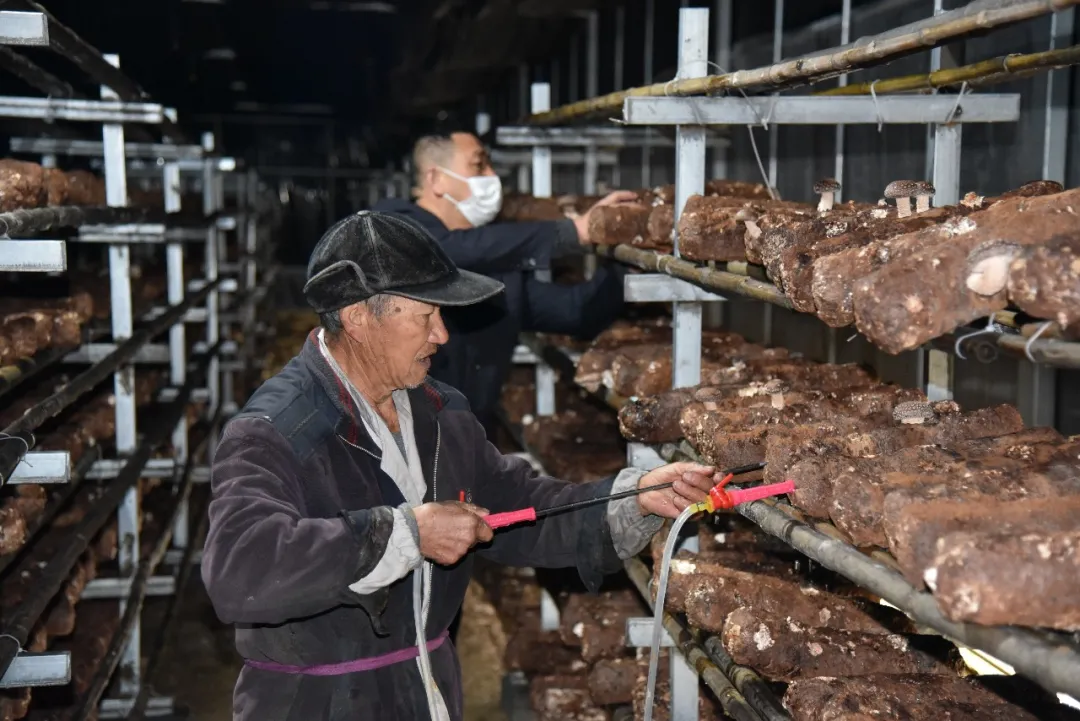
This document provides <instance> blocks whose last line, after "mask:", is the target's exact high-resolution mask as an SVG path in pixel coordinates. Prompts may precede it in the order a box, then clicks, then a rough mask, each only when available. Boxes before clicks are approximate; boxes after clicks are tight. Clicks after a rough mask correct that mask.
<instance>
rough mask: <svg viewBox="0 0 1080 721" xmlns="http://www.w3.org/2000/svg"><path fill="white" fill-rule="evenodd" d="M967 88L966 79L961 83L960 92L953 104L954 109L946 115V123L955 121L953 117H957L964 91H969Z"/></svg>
mask: <svg viewBox="0 0 1080 721" xmlns="http://www.w3.org/2000/svg"><path fill="white" fill-rule="evenodd" d="M967 89H968V84H967V80H965V81H964V82H962V83H960V92H959V93H957V94H956V103H955V104H954V105H953V107H952V110H950V111H949V114H948V115H947V116H946V117H945V123H944V124H945V125H948V124H949V123H951V122H952V121H953V118H955V117H956V113H957V112H958V111H959V110H960V101H961V100H962V99H963V97H964V93H966V92H967Z"/></svg>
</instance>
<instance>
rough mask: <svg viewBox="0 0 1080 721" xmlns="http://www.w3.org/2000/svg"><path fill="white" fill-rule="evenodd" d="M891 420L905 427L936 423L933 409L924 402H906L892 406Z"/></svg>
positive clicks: (935, 414) (936, 418)
mask: <svg viewBox="0 0 1080 721" xmlns="http://www.w3.org/2000/svg"><path fill="white" fill-rule="evenodd" d="M892 415H893V420H894V421H896V422H897V423H900V424H902V425H906V426H929V425H933V424H935V423H937V420H938V417H937V413H935V412H934V407H933V406H932V405H930V404H929V403H927V402H926V401H907V402H905V403H897V404H896V405H895V406H893V412H892Z"/></svg>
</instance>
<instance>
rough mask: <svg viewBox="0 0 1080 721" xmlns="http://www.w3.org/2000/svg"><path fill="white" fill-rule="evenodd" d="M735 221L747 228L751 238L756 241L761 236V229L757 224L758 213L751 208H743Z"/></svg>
mask: <svg viewBox="0 0 1080 721" xmlns="http://www.w3.org/2000/svg"><path fill="white" fill-rule="evenodd" d="M735 220H736V221H738V222H741V223H742V224H743V225H745V226H746V230H747V231H748V232H749V233H750V237H751V238H754V239H755V240H756V239H757V238H758V237H759V236H760V235H761V228H760V227H758V224H757V213H755V212H754V211H753V210H751V209H750V208H742V209H740V210H739V212H738V213H736V214H735Z"/></svg>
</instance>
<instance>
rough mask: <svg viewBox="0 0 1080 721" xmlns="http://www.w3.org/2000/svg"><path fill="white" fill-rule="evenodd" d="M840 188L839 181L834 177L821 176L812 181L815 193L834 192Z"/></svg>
mask: <svg viewBox="0 0 1080 721" xmlns="http://www.w3.org/2000/svg"><path fill="white" fill-rule="evenodd" d="M838 190H840V183H839V182H838V181H837V180H836V178H822V179H821V180H819V181H817V182H816V183H814V192H815V193H835V192H836V191H838Z"/></svg>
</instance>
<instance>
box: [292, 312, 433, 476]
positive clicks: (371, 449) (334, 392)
mask: <svg viewBox="0 0 1080 721" xmlns="http://www.w3.org/2000/svg"><path fill="white" fill-rule="evenodd" d="M318 332H319V330H318V328H316V329H314V330H312V331H311V333H309V334H308V338H307V341H305V342H304V347H303V348H302V349H301V351H300V359H301V360H302V361H303V363H304V365H305V366H306V367H307V368H308V370H309V371H310V372H311V374H312V376H313V377H314V378H315V380H316V382H317V383H318V385H319V387H320V388H321V390H322V391H323V393H324V394H325V397H326V398H327V399H328V400H329V401H330V403H329V404H320V406H322V407H323V408H324V411H323V412H324V413H327V415H328V418H327V420H329V421H330V423H332V424H333V426H334V431H335V433H337V434H338V435H339V436H341V437H342V438H343V439H345V440H346V441H347V442H349V443H351V444H352V445H354V446H358V447H360V448H362V449H363V450H364V451H366V452H367V453H369V454H371V455H372V456H375V457H376V458H378V457H380V456H381V453H380V451H379V448H378V446H376V445H375V443H374V441H372V439H371V436H370V435H368V432H367V429H366V428H365V427H364V423H363V421H362V420H361V417H360V410H359V409H358V408H357V407H356V404H355V403H353V400H352V397H351V396H350V395H349V390H348V389H347V388H346V387H345V384H344V383H342V382H341V379H340V378H338V376H337V374H336V373H334V369H333V368H331V367H330V364H329V363H327V362H326V359H325V358H324V357H323V355H322V352H320V351H319V336H318ZM448 400H449V399H448V398H447V397H446V396H445V395H444V394H443V392H442V391H440V390H439V389H438V388H437V387H435V385H434V384H433V383H431V381H430V379H429V378H428V379H425V380H424V382H423V383H422V384H421V385H420V386H418V387H417V388H413V389H411V390H410V391H409V403H410V405H411V406H412V412H413V432H414V434H415V436H416V444H417V448H418V449H419V450H420V462H421V465H423V466H424V476H425V477H426V478H427V479H428V486H429V489H430V487H431V485H432V484H431V481H432V478H431V474H432V472H433V463H434V451H435V442H436V434H437V428H436V423H437V415H438V414H439V412H440V411H441V410H442V409H443V408H444V407H445V406H446V404H447V402H448Z"/></svg>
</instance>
